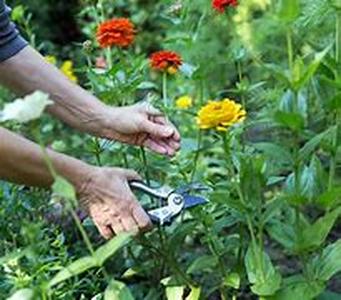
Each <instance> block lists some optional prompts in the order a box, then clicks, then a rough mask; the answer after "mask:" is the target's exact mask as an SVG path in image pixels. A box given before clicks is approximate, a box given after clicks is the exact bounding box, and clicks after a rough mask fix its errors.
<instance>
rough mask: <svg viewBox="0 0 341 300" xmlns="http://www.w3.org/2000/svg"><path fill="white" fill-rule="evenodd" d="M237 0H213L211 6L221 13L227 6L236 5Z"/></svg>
mask: <svg viewBox="0 0 341 300" xmlns="http://www.w3.org/2000/svg"><path fill="white" fill-rule="evenodd" d="M237 5H238V0H213V1H212V6H213V8H214V9H215V10H217V11H219V12H220V13H223V12H224V11H225V9H226V8H227V7H229V6H237Z"/></svg>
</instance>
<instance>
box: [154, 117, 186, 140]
mask: <svg viewBox="0 0 341 300" xmlns="http://www.w3.org/2000/svg"><path fill="white" fill-rule="evenodd" d="M153 120H154V122H155V123H157V124H161V125H167V126H171V127H172V128H173V130H174V134H173V136H172V137H173V138H174V140H176V141H180V139H181V136H180V133H179V131H178V130H177V129H176V127H175V126H174V125H173V124H172V123H171V122H169V121H168V120H167V119H166V118H165V117H163V116H156V117H154V118H153Z"/></svg>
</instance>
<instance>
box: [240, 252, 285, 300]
mask: <svg viewBox="0 0 341 300" xmlns="http://www.w3.org/2000/svg"><path fill="white" fill-rule="evenodd" d="M245 267H246V271H247V276H248V279H249V282H250V283H251V285H252V286H251V290H252V292H253V293H255V294H256V295H260V296H271V295H273V294H275V293H276V291H277V290H278V289H279V288H280V286H281V281H282V277H281V275H280V273H279V272H278V271H277V270H276V269H275V268H274V266H273V264H272V262H271V260H270V257H269V256H268V255H267V253H265V252H264V251H262V250H261V249H260V248H259V247H254V246H250V247H249V249H248V251H247V254H246V256H245Z"/></svg>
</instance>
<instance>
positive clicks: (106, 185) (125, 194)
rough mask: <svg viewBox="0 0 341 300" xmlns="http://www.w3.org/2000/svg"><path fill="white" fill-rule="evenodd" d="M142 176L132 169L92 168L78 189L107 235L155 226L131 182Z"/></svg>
mask: <svg viewBox="0 0 341 300" xmlns="http://www.w3.org/2000/svg"><path fill="white" fill-rule="evenodd" d="M139 179H141V178H140V177H139V175H138V174H137V173H136V172H135V171H132V170H126V169H119V168H98V167H90V170H89V173H88V176H87V179H86V180H85V182H83V184H81V185H80V188H79V189H78V191H77V192H78V198H79V201H80V204H81V205H82V206H83V207H84V208H85V209H86V210H87V212H88V214H89V216H90V217H91V218H92V220H93V222H94V223H95V225H96V227H97V228H98V230H99V232H100V234H101V235H102V236H103V237H104V238H106V239H110V238H112V237H113V236H114V235H115V234H119V233H121V232H132V233H135V234H136V233H138V232H139V231H145V230H147V229H149V228H150V227H151V221H150V219H149V217H148V215H147V214H146V212H145V211H144V210H143V208H142V207H141V205H140V204H139V203H138V201H137V200H136V198H135V196H134V194H133V193H132V191H131V190H130V187H129V184H128V181H130V180H139Z"/></svg>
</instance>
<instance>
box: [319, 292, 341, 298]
mask: <svg viewBox="0 0 341 300" xmlns="http://www.w3.org/2000/svg"><path fill="white" fill-rule="evenodd" d="M340 299H341V294H336V293H333V292H329V291H326V292H324V293H322V294H321V295H320V296H319V297H318V298H317V300H340Z"/></svg>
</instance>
